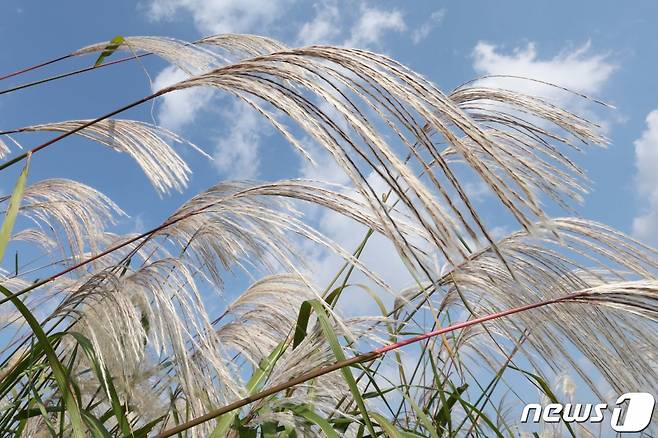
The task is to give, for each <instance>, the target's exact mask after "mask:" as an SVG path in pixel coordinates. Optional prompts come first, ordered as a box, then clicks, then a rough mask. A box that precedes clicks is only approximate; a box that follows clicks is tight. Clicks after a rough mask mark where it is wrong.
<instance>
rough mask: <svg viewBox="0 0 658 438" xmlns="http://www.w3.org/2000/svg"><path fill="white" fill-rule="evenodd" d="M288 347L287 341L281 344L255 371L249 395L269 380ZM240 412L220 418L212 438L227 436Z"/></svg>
mask: <svg viewBox="0 0 658 438" xmlns="http://www.w3.org/2000/svg"><path fill="white" fill-rule="evenodd" d="M286 347H287V342H286V341H283V342H281V343H280V344H279V345H277V347H276V348H275V349H274V351H272V353H270V355H269V356H267V357H266V358H265V359H263V360H262V361H261V363H260V364H259V365H258V369H256V370H254V373H253V374H252V376H251V378H250V379H249V381H248V382H247V394H248V395H253V394H255V393H256V391H257V390H258V388H260V385H261V384H262V383H263V381H264V380H265V379H266V378H267V376H268V375H269V373H270V371H271V370H272V368H273V367H274V365H275V364H276V362H277V360H279V358H280V357H281V355H282V354H283V352H284V351H285V350H286ZM238 412H239V410H235V411H231V412H227V413H226V414H224V415H222V416H221V417H219V420H218V421H217V426H216V427H215V429H214V430H213V431H212V434H211V435H210V438H221V437H224V436H226V434H227V433H228V431H229V429H230V428H231V426H232V425H233V422H234V420H235V417H236V416H237V415H238Z"/></svg>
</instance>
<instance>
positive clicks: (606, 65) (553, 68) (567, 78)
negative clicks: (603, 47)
mask: <svg viewBox="0 0 658 438" xmlns="http://www.w3.org/2000/svg"><path fill="white" fill-rule="evenodd" d="M590 46H591V44H590V43H589V42H587V43H585V44H584V45H582V46H581V47H578V48H576V49H574V50H571V51H567V50H565V51H562V52H561V53H559V54H558V55H556V56H554V57H552V58H550V59H540V58H539V56H538V54H537V48H536V45H535V44H534V43H532V42H530V43H528V44H527V45H526V46H525V47H517V48H515V49H514V50H513V51H512V53H511V54H505V53H502V52H501V51H500V48H499V47H498V46H496V45H494V44H490V43H486V42H482V41H480V42H478V44H477V45H476V46H475V49H474V50H473V58H474V63H473V67H474V68H475V70H476V71H477V72H478V73H480V74H483V75H513V76H523V77H527V78H531V79H537V80H540V81H545V82H549V83H553V84H556V85H559V86H562V87H565V88H568V89H570V90H573V91H578V92H582V93H587V94H595V93H598V92H599V91H600V90H601V88H602V87H603V85H604V84H605V83H606V82H607V81H608V79H609V78H610V76H611V75H612V73H613V72H614V71H615V69H616V66H615V65H614V64H612V63H611V62H610V61H609V60H608V58H607V56H606V55H600V54H591V53H590V48H591V47H590ZM486 83H487V85H490V86H502V87H505V88H513V89H514V90H517V91H521V92H525V93H529V94H534V95H541V96H543V97H547V98H551V99H554V100H556V101H559V102H560V103H566V102H565V101H566V100H571V99H572V97H570V96H569V95H568V94H566V93H564V92H563V91H560V90H558V89H556V88H554V87H549V86H546V85H542V84H539V83H536V82H531V81H520V80H514V79H505V78H491V79H487V80H486Z"/></svg>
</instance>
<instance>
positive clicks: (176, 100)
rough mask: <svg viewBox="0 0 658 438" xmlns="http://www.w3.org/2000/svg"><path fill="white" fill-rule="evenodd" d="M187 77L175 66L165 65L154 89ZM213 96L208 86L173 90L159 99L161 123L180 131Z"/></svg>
mask: <svg viewBox="0 0 658 438" xmlns="http://www.w3.org/2000/svg"><path fill="white" fill-rule="evenodd" d="M185 78H187V74H186V73H185V72H183V71H182V70H180V69H179V68H177V67H175V66H169V67H165V68H164V69H163V70H162V71H161V72H160V73H159V74H158V75H157V76H156V77H155V80H154V81H153V85H152V89H153V91H156V90H160V89H162V88H164V87H167V86H169V85H172V84H175V83H176V82H180V81H182V80H183V79H185ZM211 97H212V91H211V90H210V89H208V88H203V87H195V88H188V89H186V90H178V91H173V92H171V93H167V94H165V95H164V96H162V97H160V98H159V99H158V101H159V103H160V104H159V107H158V121H159V124H160V125H162V126H164V127H165V128H168V129H171V130H172V131H179V130H181V129H182V128H184V127H185V125H187V124H189V123H190V122H192V121H193V120H194V117H195V116H196V114H197V112H198V111H199V110H200V109H201V108H203V107H204V106H205V105H206V104H208V102H209V101H210V99H211Z"/></svg>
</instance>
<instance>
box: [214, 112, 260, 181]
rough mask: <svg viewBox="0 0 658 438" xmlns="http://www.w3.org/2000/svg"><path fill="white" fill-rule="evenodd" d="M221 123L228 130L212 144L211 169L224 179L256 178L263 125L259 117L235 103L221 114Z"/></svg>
mask: <svg viewBox="0 0 658 438" xmlns="http://www.w3.org/2000/svg"><path fill="white" fill-rule="evenodd" d="M223 120H224V123H225V124H226V126H230V129H229V131H228V132H227V134H226V135H224V136H222V137H221V138H219V139H218V141H217V143H216V148H215V153H214V154H213V158H214V162H213V163H214V164H215V167H216V168H217V170H219V171H220V172H221V173H222V176H224V177H225V178H229V179H249V178H256V177H257V176H258V167H259V164H260V158H259V142H260V139H261V133H262V132H263V131H265V130H267V125H266V124H265V122H264V121H263V120H262V117H261V116H260V115H259V114H257V113H256V112H255V111H254V110H253V109H252V108H250V107H249V106H247V104H244V103H241V102H235V103H234V104H233V106H232V108H231V109H230V110H229V111H225V112H224V114H223Z"/></svg>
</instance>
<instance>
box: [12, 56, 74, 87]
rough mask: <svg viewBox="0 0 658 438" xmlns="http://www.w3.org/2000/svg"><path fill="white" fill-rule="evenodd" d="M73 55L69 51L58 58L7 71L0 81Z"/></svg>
mask: <svg viewBox="0 0 658 438" xmlns="http://www.w3.org/2000/svg"><path fill="white" fill-rule="evenodd" d="M73 56H75V55H73V53H69V54H68V55H64V56H60V57H59V58H54V59H51V60H50V61H45V62H42V63H40V64H35V65H33V66H30V67H25V68H22V69H20V70H16V71H15V72H12V73H7V74H6V75H4V76H0V81H3V80H5V79H9V78H13V77H14V76H18V75H20V74H23V73H27V72H29V71H32V70H37V69H39V68H42V67H45V66H47V65H50V64H54V63H56V62H59V61H63V60H65V59H68V58H72V57H73Z"/></svg>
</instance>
